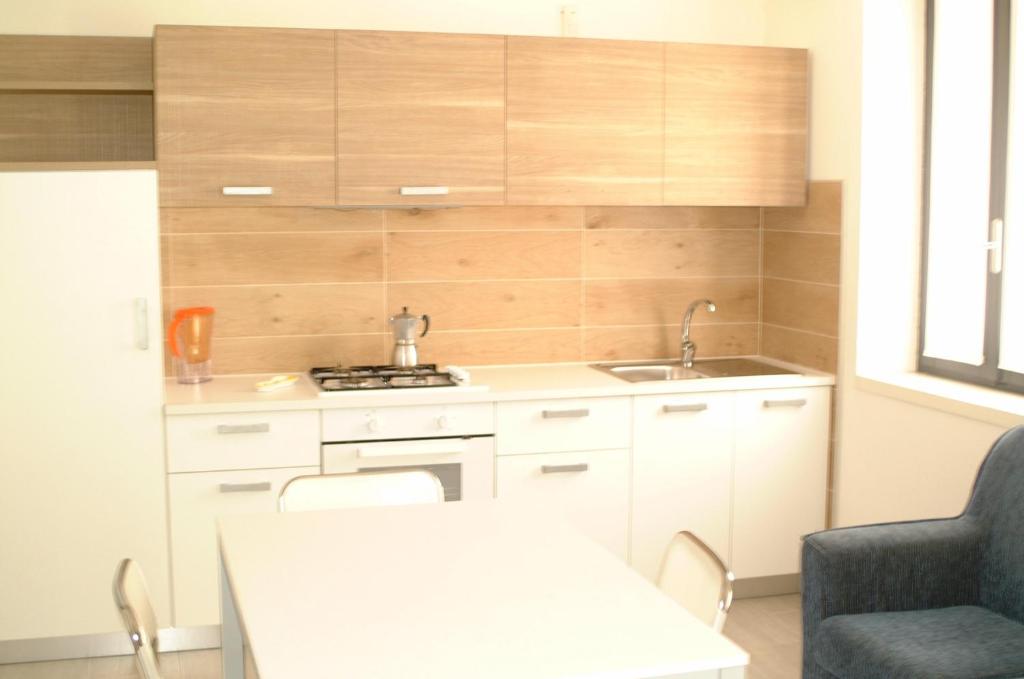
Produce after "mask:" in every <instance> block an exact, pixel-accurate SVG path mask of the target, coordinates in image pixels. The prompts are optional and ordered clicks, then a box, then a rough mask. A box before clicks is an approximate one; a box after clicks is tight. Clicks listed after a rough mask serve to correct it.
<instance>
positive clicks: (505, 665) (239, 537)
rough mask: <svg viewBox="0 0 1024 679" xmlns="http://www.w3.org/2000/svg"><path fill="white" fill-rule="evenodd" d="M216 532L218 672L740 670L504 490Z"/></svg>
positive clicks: (632, 575)
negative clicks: (496, 496) (503, 496)
mask: <svg viewBox="0 0 1024 679" xmlns="http://www.w3.org/2000/svg"><path fill="white" fill-rule="evenodd" d="M219 533H220V555H221V567H222V568H221V580H222V587H221V590H222V613H223V624H224V627H223V635H222V636H223V640H222V645H223V657H224V676H225V679H242V678H243V677H247V678H248V679H251V677H252V676H253V675H254V674H256V675H258V676H259V677H260V679H297V678H302V679H327V678H331V679H336V678H342V677H345V678H353V679H414V678H416V679H430V678H435V677H436V678H438V679H440V678H441V677H444V678H445V679H469V678H471V677H472V678H473V679H481V678H488V679H555V678H565V679H568V678H570V677H571V678H573V679H584V678H586V679H647V678H654V677H659V678H661V677H686V678H687V679H698V678H699V679H711V678H716V679H719V678H720V679H741V678H742V677H743V676H744V668H745V666H746V665H747V664H748V663H749V660H750V658H749V656H748V654H747V653H746V652H745V651H744V650H743V649H741V648H740V647H739V646H737V645H736V644H734V643H733V642H731V641H730V640H728V639H726V638H725V637H723V636H722V635H721V634H718V633H716V632H715V631H713V630H712V629H711V628H709V627H707V626H706V625H704V624H703V623H701V622H700V621H699V620H697V619H696V618H695V617H694V616H693V615H691V614H690V613H689V612H687V611H686V610H685V609H683V608H682V607H680V606H679V605H678V604H676V603H675V602H674V601H672V600H671V599H669V598H668V597H666V596H664V595H663V594H662V593H661V592H660V591H659V590H658V589H657V588H656V587H655V586H654V585H652V584H651V583H649V582H648V581H647V580H645V579H644V578H643V577H642V576H640V575H639V574H638V573H636V572H634V571H633V570H632V569H630V568H629V567H628V566H627V565H626V564H624V563H623V562H622V561H620V560H619V559H618V558H617V557H615V556H614V555H613V554H611V553H610V552H608V551H606V550H605V549H604V548H603V547H601V546H600V545H598V544H597V543H595V542H592V541H591V540H589V539H588V538H586V537H584V536H583V535H582V534H580V533H579V532H577V531H576V530H575V529H573V528H571V527H570V526H569V525H567V524H566V523H564V522H563V521H561V520H559V519H553V518H552V517H551V516H550V515H549V514H547V513H541V512H540V511H538V510H536V509H534V508H532V507H529V506H526V505H523V504H519V503H515V502H508V501H502V500H490V501H478V502H469V501H464V502H450V503H442V504H436V505H415V506H402V507H373V508H361V509H343V510H334V511H317V512H295V513H286V514H253V515H239V516H228V517H223V518H221V519H220V521H219ZM243 658H244V659H245V662H243Z"/></svg>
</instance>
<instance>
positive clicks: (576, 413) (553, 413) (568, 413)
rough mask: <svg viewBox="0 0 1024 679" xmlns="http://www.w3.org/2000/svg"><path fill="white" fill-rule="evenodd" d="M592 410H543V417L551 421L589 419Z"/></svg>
mask: <svg viewBox="0 0 1024 679" xmlns="http://www.w3.org/2000/svg"><path fill="white" fill-rule="evenodd" d="M589 416H590V408H576V409H575V410H543V411H541V417H543V418H544V419H545V420H551V419H554V418H558V417H589Z"/></svg>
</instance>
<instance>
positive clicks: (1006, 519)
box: [964, 426, 1024, 622]
mask: <svg viewBox="0 0 1024 679" xmlns="http://www.w3.org/2000/svg"><path fill="white" fill-rule="evenodd" d="M964 518H965V519H967V520H974V521H980V522H981V523H982V525H983V526H985V529H986V530H987V532H988V541H987V544H986V546H985V552H984V554H983V555H982V561H981V573H980V576H981V583H980V584H981V603H982V605H983V606H985V607H986V608H990V609H992V610H994V611H996V612H998V613H1001V614H1002V615H1005V616H1006V617H1008V618H1011V619H1013V620H1016V621H1018V622H1024V426H1021V427H1015V428H1013V429H1011V430H1010V431H1008V432H1006V433H1005V434H1003V436H1002V437H1000V439H999V440H998V441H996V443H995V445H993V446H992V449H991V450H990V451H989V453H988V456H987V457H986V458H985V461H984V462H983V463H982V465H981V470H980V471H979V472H978V479H977V481H975V483H974V492H973V493H972V494H971V501H970V503H969V504H968V505H967V510H966V512H965V513H964Z"/></svg>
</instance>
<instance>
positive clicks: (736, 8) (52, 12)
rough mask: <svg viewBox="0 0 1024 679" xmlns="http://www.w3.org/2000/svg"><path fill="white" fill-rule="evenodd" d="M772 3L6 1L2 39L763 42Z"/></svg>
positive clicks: (1, 16) (739, 0)
mask: <svg viewBox="0 0 1024 679" xmlns="http://www.w3.org/2000/svg"><path fill="white" fill-rule="evenodd" d="M769 3H770V0H628V1H623V0H431V1H430V2H422V1H420V0H129V1H128V2H125V0H33V1H32V2H16V1H15V0H9V1H8V2H5V5H6V6H5V7H4V10H3V12H0V33H38V34H67V35H140V36H145V35H151V34H152V32H153V26H154V25H155V24H215V25H229V26H289V27H302V28H353V29H355V28H362V29H382V30H408V31H451V32H456V33H460V32H461V33H465V32H477V33H498V34H517V35H558V34H559V31H560V26H561V20H560V14H559V9H560V7H561V6H562V5H573V6H575V7H576V10H577V15H578V25H579V35H580V36H582V37H595V38H621V39H637V40H675V41H691V42H718V43H735V44H751V45H757V44H761V43H762V41H763V40H764V31H765V15H766V7H767V5H768V4H769Z"/></svg>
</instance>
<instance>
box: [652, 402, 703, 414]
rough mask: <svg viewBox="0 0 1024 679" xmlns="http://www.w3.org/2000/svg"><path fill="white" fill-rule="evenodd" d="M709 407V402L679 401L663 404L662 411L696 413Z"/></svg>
mask: <svg viewBox="0 0 1024 679" xmlns="http://www.w3.org/2000/svg"><path fill="white" fill-rule="evenodd" d="M707 409H708V404H707V403H679V404H677V405H671V404H670V405H663V406H661V412H663V413H696V412H700V411H701V410H707Z"/></svg>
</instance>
